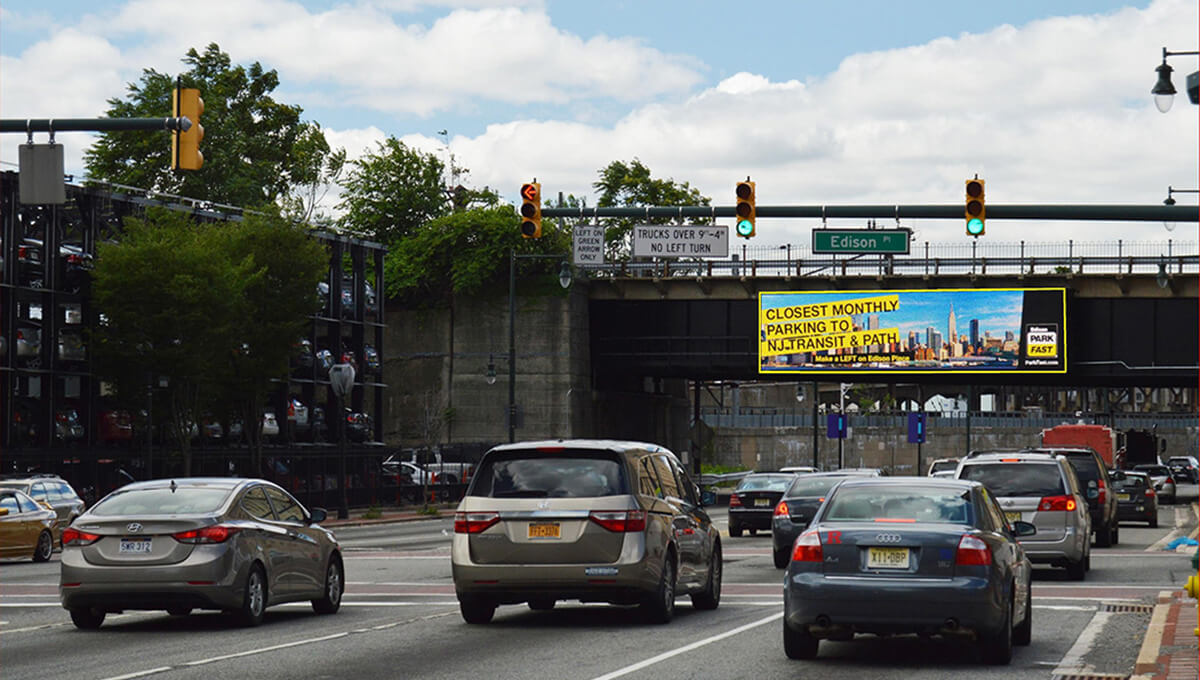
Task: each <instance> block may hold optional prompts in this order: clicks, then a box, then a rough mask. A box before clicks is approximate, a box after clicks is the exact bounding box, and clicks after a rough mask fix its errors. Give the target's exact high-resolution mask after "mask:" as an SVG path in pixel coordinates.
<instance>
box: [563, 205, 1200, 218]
mask: <svg viewBox="0 0 1200 680" xmlns="http://www.w3.org/2000/svg"><path fill="white" fill-rule="evenodd" d="M735 210H736V206H733V205H724V206H710V205H691V206H683V207H679V206H640V207H630V206H612V207H604V208H600V207H588V208H549V207H547V208H543V209H542V217H543V218H545V217H568V218H569V217H576V218H596V217H633V218H647V219H649V218H662V219H678V218H712V217H734V216H735V215H736V214H737V213H736V212H735ZM987 211H988V214H987V216H988V218H989V219H992V220H1085V221H1104V222H1183V223H1189V222H1190V223H1196V222H1198V221H1200V213H1197V212H1196V206H1194V205H1192V206H1186V205H1162V204H1160V203H1155V204H1152V205H1141V204H1131V203H1127V204H1096V205H1085V204H1073V205H1063V204H1012V205H1005V204H1000V205H997V204H994V203H993V204H992V205H989V206H988V207H987ZM755 212H756V215H757V216H758V217H772V218H776V217H778V218H788V217H791V218H796V217H803V218H815V219H818V220H819V219H821V217H822V215H824V216H825V217H826V218H828V219H867V218H876V219H887V220H894V219H896V218H897V217H899V218H901V219H906V220H907V219H933V220H961V219H963V204H962V203H955V204H940V205H929V204H927V205H776V206H770V205H760V206H756V207H755Z"/></svg>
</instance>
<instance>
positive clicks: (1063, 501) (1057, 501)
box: [1038, 496, 1076, 512]
mask: <svg viewBox="0 0 1200 680" xmlns="http://www.w3.org/2000/svg"><path fill="white" fill-rule="evenodd" d="M1075 507H1076V506H1075V497H1074V496H1046V497H1044V498H1042V500H1040V501H1038V510H1041V511H1042V512H1054V511H1059V512H1074V510H1075Z"/></svg>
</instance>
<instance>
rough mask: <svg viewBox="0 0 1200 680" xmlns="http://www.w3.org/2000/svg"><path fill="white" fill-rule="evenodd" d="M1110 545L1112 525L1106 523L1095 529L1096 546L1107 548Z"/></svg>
mask: <svg viewBox="0 0 1200 680" xmlns="http://www.w3.org/2000/svg"><path fill="white" fill-rule="evenodd" d="M1111 545H1112V527H1110V526H1108V525H1107V524H1105V525H1103V526H1101V527H1099V528H1097V529H1096V547H1098V548H1107V547H1109V546H1111Z"/></svg>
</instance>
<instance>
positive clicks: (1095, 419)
mask: <svg viewBox="0 0 1200 680" xmlns="http://www.w3.org/2000/svg"><path fill="white" fill-rule="evenodd" d="M928 416H929V427H930V428H931V429H932V428H938V427H940V428H959V427H961V428H965V427H966V426H967V413H966V412H965V411H954V412H944V413H939V412H930V413H928ZM824 418H825V414H824V413H819V414H817V426H818V427H822V428H823V427H824V422H825V421H824ZM907 418H908V413H907V412H904V411H895V412H874V411H872V412H864V413H851V414H850V422H851V425H852V426H853V427H894V428H904V427H907V423H908V420H907ZM700 420H702V421H703V422H704V424H705V425H708V426H709V427H714V428H734V429H755V428H774V427H790V428H811V427H812V425H813V420H812V410H811V409H808V410H807V411H806V410H803V409H795V410H788V409H776V408H771V407H749V408H741V409H739V410H738V412H737V413H733V412H731V410H730V409H727V408H726V409H720V408H711V407H710V408H705V409H701V411H700ZM1078 422H1083V423H1087V424H1097V425H1108V426H1110V427H1113V428H1116V429H1118V430H1129V429H1137V430H1149V429H1155V428H1157V429H1158V430H1159V431H1162V432H1166V431H1187V430H1196V429H1200V415H1197V414H1196V413H1114V414H1112V416H1111V417H1110V416H1109V414H1107V413H1101V414H1085V415H1082V416H1078V415H1075V414H1074V413H1041V414H1038V415H1029V414H1027V413H1022V412H1016V411H1014V412H995V411H972V412H971V427H999V428H1035V429H1044V428H1048V427H1054V426H1055V425H1062V424H1063V423H1078Z"/></svg>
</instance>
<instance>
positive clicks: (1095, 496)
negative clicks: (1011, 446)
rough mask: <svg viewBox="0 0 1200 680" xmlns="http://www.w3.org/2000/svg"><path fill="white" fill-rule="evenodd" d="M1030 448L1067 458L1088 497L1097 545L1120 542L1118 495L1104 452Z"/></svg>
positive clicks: (1045, 447)
mask: <svg viewBox="0 0 1200 680" xmlns="http://www.w3.org/2000/svg"><path fill="white" fill-rule="evenodd" d="M1030 451H1037V452H1042V453H1049V454H1054V455H1061V456H1066V457H1067V461H1068V462H1070V463H1071V467H1073V468H1075V474H1076V475H1078V477H1079V483H1080V484H1081V485H1082V486H1083V488H1084V495H1085V496H1086V497H1087V503H1088V510H1089V511H1090V512H1091V515H1092V533H1093V534H1094V535H1095V537H1096V545H1098V546H1100V547H1101V548H1107V547H1109V546H1111V545H1115V544H1116V543H1118V542H1119V541H1120V538H1121V534H1120V523H1119V522H1118V521H1117V497H1116V496H1115V495H1114V494H1113V493H1112V478H1111V477H1110V475H1109V472H1108V466H1107V465H1106V464H1105V463H1104V459H1103V458H1101V457H1100V454H1098V453H1096V452H1095V451H1093V450H1092V449H1089V448H1077V447H1066V446H1061V447H1060V446H1043V447H1038V448H1034V449H1030Z"/></svg>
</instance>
